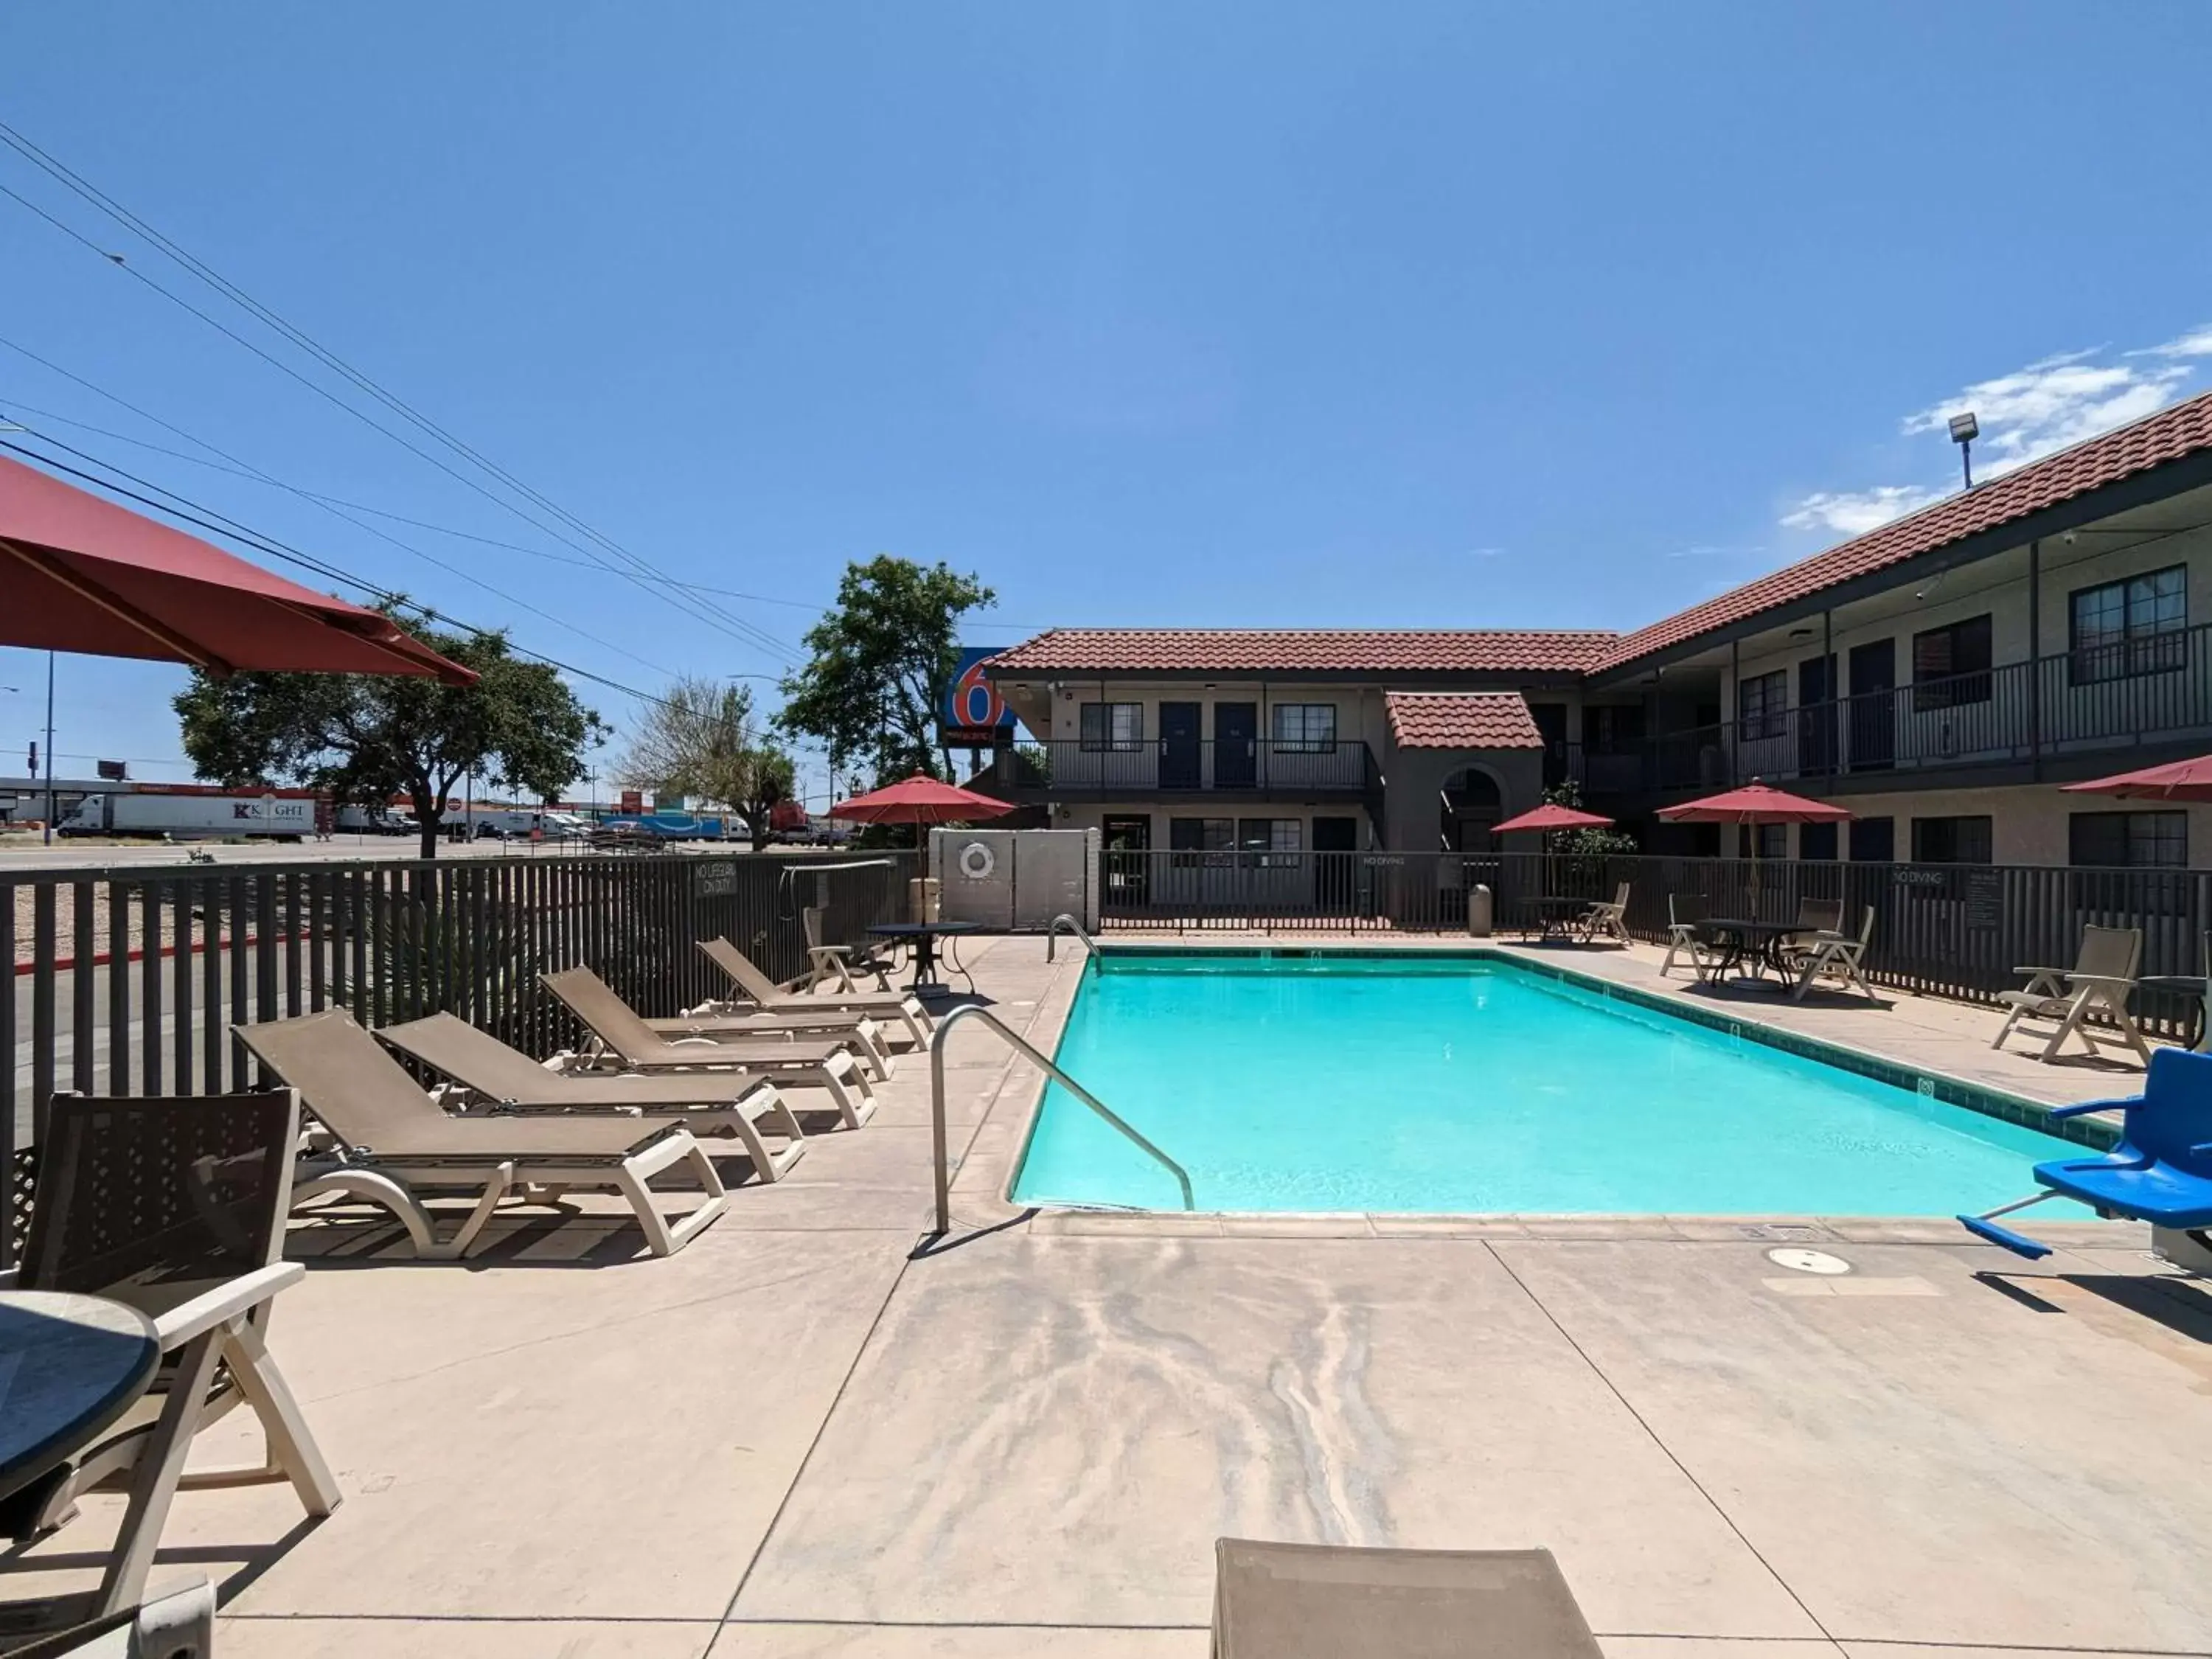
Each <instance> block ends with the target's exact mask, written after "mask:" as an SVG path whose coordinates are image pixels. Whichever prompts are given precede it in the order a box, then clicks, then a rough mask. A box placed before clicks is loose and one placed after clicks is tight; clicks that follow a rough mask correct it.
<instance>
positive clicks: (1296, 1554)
mask: <svg viewBox="0 0 2212 1659" xmlns="http://www.w3.org/2000/svg"><path fill="white" fill-rule="evenodd" d="M1213 1553H1214V1578H1213V1645H1212V1653H1213V1656H1214V1659H1347V1656H1357V1655H1375V1656H1381V1655H1385V1654H1387V1655H1389V1656H1390V1659H1600V1649H1599V1647H1598V1644H1597V1638H1595V1637H1594V1636H1592V1635H1591V1634H1590V1628H1589V1622H1588V1621H1587V1620H1585V1619H1583V1610H1582V1608H1581V1607H1579V1606H1578V1605H1577V1603H1576V1601H1575V1596H1574V1592H1573V1591H1572V1590H1571V1589H1569V1588H1568V1587H1567V1581H1566V1579H1565V1576H1564V1575H1562V1574H1561V1573H1560V1571H1559V1563H1558V1562H1556V1561H1554V1560H1553V1559H1552V1553H1551V1551H1549V1550H1389V1549H1360V1548H1355V1547H1352V1546H1349V1545H1342V1544H1276V1543H1262V1542H1257V1541H1253V1540H1250V1539H1244V1538H1224V1539H1220V1540H1218V1541H1217V1542H1216V1543H1215V1545H1214V1547H1213Z"/></svg>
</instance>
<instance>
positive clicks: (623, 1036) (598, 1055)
mask: <svg viewBox="0 0 2212 1659" xmlns="http://www.w3.org/2000/svg"><path fill="white" fill-rule="evenodd" d="M538 983H539V984H541V985H543V986H544V987H545V988H546V989H547V990H549V991H550V992H551V993H552V994H554V995H555V996H556V997H558V998H560V1000H561V1001H562V1004H563V1005H564V1006H566V1007H567V1008H568V1012H570V1013H572V1014H574V1015H575V1017H576V1018H577V1020H578V1021H579V1022H580V1024H582V1025H583V1027H584V1029H585V1030H586V1031H587V1032H589V1033H590V1034H591V1040H590V1042H589V1043H588V1044H587V1045H586V1051H585V1052H584V1053H583V1054H580V1055H578V1056H577V1057H576V1066H577V1068H579V1069H581V1068H589V1067H592V1066H603V1065H604V1064H605V1062H606V1061H608V1060H612V1061H614V1062H616V1063H617V1065H618V1066H625V1067H627V1068H629V1070H631V1071H634V1072H673V1071H710V1072H711V1071H722V1072H741V1073H749V1074H751V1075H754V1076H758V1077H764V1078H766V1079H769V1081H770V1082H772V1083H775V1084H778V1085H782V1086H784V1087H787V1088H813V1089H821V1090H823V1091H826V1092H827V1093H828V1095H829V1098H830V1099H831V1100H832V1101H834V1102H835V1103H836V1107H837V1113H838V1115H839V1116H840V1117H842V1118H843V1119H844V1121H845V1125H846V1127H848V1128H852V1129H857V1128H859V1127H860V1126H861V1125H862V1124H864V1123H866V1121H868V1120H869V1118H870V1117H872V1116H873V1115H875V1109H876V1091H875V1087H874V1085H872V1084H871V1083H870V1082H869V1081H868V1074H867V1072H866V1069H865V1068H864V1067H863V1066H861V1064H860V1060H859V1058H858V1057H857V1056H856V1055H855V1054H854V1046H855V1045H854V1041H853V1039H851V1038H850V1037H843V1036H823V1037H798V1036H786V1037H764V1038H753V1037H731V1038H722V1037H711V1036H664V1035H663V1034H662V1033H660V1032H659V1031H656V1030H653V1028H652V1027H651V1026H650V1025H648V1024H646V1022H645V1019H644V1018H643V1017H642V1016H641V1015H640V1014H639V1013H638V1012H637V1011H636V1010H635V1008H632V1007H631V1006H629V1004H628V1003H627V1002H624V1001H623V1000H622V999H621V998H620V997H618V996H617V995H616V994H615V993H614V988H613V987H611V986H610V985H609V984H608V983H607V982H606V981H605V980H603V979H601V978H600V977H599V975H597V974H595V973H593V972H592V970H591V969H588V968H564V969H562V970H561V971H560V972H559V973H557V974H540V975H538Z"/></svg>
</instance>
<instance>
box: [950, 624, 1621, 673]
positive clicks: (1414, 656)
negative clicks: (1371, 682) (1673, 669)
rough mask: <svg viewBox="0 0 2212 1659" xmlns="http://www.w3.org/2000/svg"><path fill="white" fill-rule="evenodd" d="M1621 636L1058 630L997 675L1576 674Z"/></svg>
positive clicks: (1023, 648) (1006, 662)
mask: <svg viewBox="0 0 2212 1659" xmlns="http://www.w3.org/2000/svg"><path fill="white" fill-rule="evenodd" d="M1616 637H1617V636H1616V635H1613V633H1611V632H1609V631H1582V632H1563V631H1560V630H1557V629H1541V630H1538V629H1383V628H1364V629H1289V628H1055V629H1053V630H1052V631H1051V632H1049V633H1046V634H1040V635H1037V636H1036V638H1035V639H1032V640H1025V641H1023V642H1022V643H1021V644H1019V645H1018V646H1015V647H1013V648H1012V649H1011V650H1007V651H1001V652H1000V653H999V654H998V655H997V656H995V657H994V658H992V659H991V669H992V671H993V672H994V673H1002V672H1006V671H1031V672H1040V673H1050V672H1055V671H1056V672H1064V673H1080V674H1095V673H1117V674H1118V673H1146V672H1154V673H1163V672H1199V673H1221V674H1296V673H1300V672H1313V673H1377V674H1419V673H1440V674H1465V673H1507V674H1510V673H1570V674H1571V673H1579V672H1581V671H1583V670H1585V669H1588V668H1590V667H1593V666H1595V665H1596V663H1597V661H1598V659H1600V658H1601V656H1602V655H1603V654H1604V653H1605V649H1606V647H1607V646H1608V645H1610V644H1611V643H1612V642H1613V640H1614V639H1615V638H1616Z"/></svg>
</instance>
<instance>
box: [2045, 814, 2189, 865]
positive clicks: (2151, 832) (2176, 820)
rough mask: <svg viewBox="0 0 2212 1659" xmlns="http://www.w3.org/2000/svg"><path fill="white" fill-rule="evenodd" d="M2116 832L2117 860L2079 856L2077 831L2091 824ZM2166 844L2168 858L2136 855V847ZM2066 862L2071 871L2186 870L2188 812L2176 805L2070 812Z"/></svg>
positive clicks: (2067, 820)
mask: <svg viewBox="0 0 2212 1659" xmlns="http://www.w3.org/2000/svg"><path fill="white" fill-rule="evenodd" d="M2092 824H2096V825H2098V826H2100V827H2102V826H2107V825H2109V826H2112V827H2114V828H2117V829H2118V831H2119V844H2120V854H2121V856H2120V857H2119V858H2118V860H2105V859H2085V858H2083V857H2082V856H2081V850H2082V849H2081V840H2082V835H2081V832H2082V831H2083V830H2084V829H2087V828H2089V827H2090V826H2091V825H2092ZM2160 847H2169V848H2172V854H2173V856H2172V858H2170V859H2162V858H2155V857H2153V858H2142V857H2138V856H2137V849H2138V848H2152V849H2154V850H2155V849H2156V848H2160ZM2066 862H2067V866H2068V867H2069V869H2075V870H2186V869H2187V868H2188V867H2189V814H2188V813H2187V812H2186V811H2183V810H2181V809H2179V808H2178V807H2166V808H2154V809H2151V810H2149V811H2093V812H2072V813H2069V814H2068V815H2067V819H2066Z"/></svg>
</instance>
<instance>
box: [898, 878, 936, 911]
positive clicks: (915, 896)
mask: <svg viewBox="0 0 2212 1659" xmlns="http://www.w3.org/2000/svg"><path fill="white" fill-rule="evenodd" d="M943 892H944V884H943V883H942V882H940V881H939V880H938V878H936V877H935V876H915V877H914V878H912V879H911V880H909V881H908V883H907V884H906V907H907V910H908V914H909V915H911V916H912V917H913V918H914V920H915V921H936V920H937V917H938V905H939V899H940V898H941V897H942V896H943Z"/></svg>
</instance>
